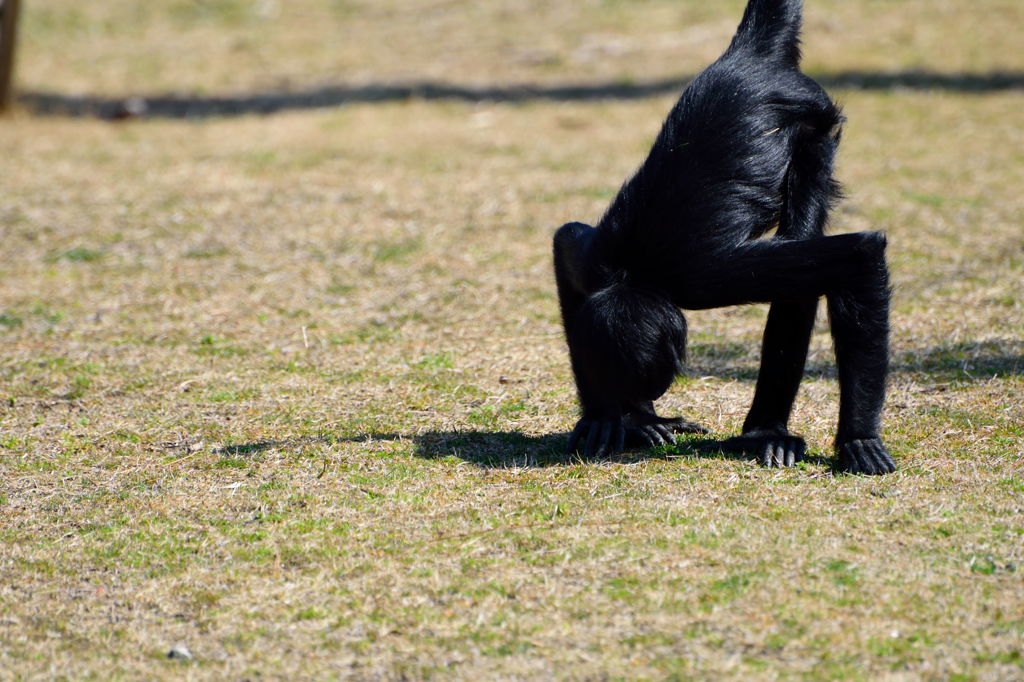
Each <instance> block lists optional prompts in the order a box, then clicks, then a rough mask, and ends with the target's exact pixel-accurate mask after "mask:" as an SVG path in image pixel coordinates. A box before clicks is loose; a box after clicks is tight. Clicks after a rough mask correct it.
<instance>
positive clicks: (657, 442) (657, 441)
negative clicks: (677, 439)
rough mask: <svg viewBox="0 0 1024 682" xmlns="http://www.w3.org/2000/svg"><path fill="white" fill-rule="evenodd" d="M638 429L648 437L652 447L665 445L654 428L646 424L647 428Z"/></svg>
mask: <svg viewBox="0 0 1024 682" xmlns="http://www.w3.org/2000/svg"><path fill="white" fill-rule="evenodd" d="M640 429H641V430H642V431H643V432H644V433H646V434H647V435H648V436H649V437H650V439H651V441H652V442H653V443H654V445H656V446H657V445H664V444H665V439H664V438H662V436H661V434H660V433H658V430H657V429H656V428H654V426H652V425H650V424H648V425H647V426H642V427H640Z"/></svg>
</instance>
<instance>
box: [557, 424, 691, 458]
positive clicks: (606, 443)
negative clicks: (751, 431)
mask: <svg viewBox="0 0 1024 682" xmlns="http://www.w3.org/2000/svg"><path fill="white" fill-rule="evenodd" d="M676 433H708V429H706V428H705V427H703V426H701V425H700V424H695V423H693V422H691V421H687V420H685V419H683V418H682V417H675V418H665V417H659V416H657V415H651V414H647V413H643V412H630V413H627V414H626V415H624V416H623V417H621V418H620V419H580V420H579V421H578V422H576V428H574V429H573V430H572V433H571V434H569V444H568V446H567V447H566V449H565V453H566V454H571V453H573V452H575V451H576V450H577V448H578V447H579V445H580V443H581V442H582V443H583V444H584V445H583V456H584V457H587V458H588V459H589V458H594V457H605V456H608V457H615V456H616V455H621V454H622V450H623V448H624V447H625V446H626V445H629V446H630V447H640V448H653V447H657V446H659V445H675V442H676V437H675V434H676Z"/></svg>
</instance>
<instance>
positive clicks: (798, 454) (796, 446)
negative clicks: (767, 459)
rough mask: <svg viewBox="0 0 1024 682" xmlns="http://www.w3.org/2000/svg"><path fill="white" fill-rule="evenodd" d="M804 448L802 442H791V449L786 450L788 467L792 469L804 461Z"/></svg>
mask: <svg viewBox="0 0 1024 682" xmlns="http://www.w3.org/2000/svg"><path fill="white" fill-rule="evenodd" d="M804 447H805V446H804V442H803V441H802V440H795V441H790V442H789V447H788V448H787V449H786V466H788V467H791V466H793V465H794V464H796V463H797V462H802V461H804Z"/></svg>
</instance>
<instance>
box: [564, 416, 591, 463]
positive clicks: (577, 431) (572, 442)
mask: <svg viewBox="0 0 1024 682" xmlns="http://www.w3.org/2000/svg"><path fill="white" fill-rule="evenodd" d="M589 427H590V422H587V421H584V420H582V419H581V420H579V421H578V422H576V427H575V428H574V429H573V430H572V433H570V434H569V444H568V445H567V446H565V454H567V455H571V454H572V453H574V452H576V448H577V447H578V446H579V444H580V439H581V438H583V431H584V430H585V429H587V428H589Z"/></svg>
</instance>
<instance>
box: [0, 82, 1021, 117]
mask: <svg viewBox="0 0 1024 682" xmlns="http://www.w3.org/2000/svg"><path fill="white" fill-rule="evenodd" d="M810 75H812V76H813V77H814V78H816V79H817V80H818V82H820V83H821V84H822V85H824V86H825V87H826V88H830V89H837V90H843V89H852V90H896V91H898V90H913V91H927V90H945V91H955V92H961V93H977V94H986V93H992V92H1002V91H1007V90H1024V72H1016V71H994V72H990V73H935V72H930V71H897V72H888V73H886V72H870V71H844V72H840V73H832V74H828V73H811V74H810ZM692 79H693V76H681V77H678V78H666V79H661V80H655V81H649V82H642V83H606V84H595V85H529V84H523V85H507V86H480V87H473V86H459V85H450V84H444V83H432V82H423V83H415V84H404V85H403V84H395V85H363V86H344V85H339V86H325V87H320V88H313V89H309V90H304V91H300V92H276V93H275V92H269V93H260V94H252V95H236V96H226V97H191V96H178V95H162V96H157V97H127V98H120V99H117V98H104V97H89V96H80V97H72V96H69V95H60V94H56V93H47V92H21V93H19V95H18V101H19V102H20V103H21V105H22V106H24V107H25V108H27V109H28V110H29V111H31V112H32V113H34V114H37V115H50V116H69V117H96V118H103V119H110V120H119V119H126V118H142V117H152V118H186V119H187V118H207V117H218V116H242V115H246V114H272V113H275V112H279V111H289V110H298V109H317V108H323V107H332V106H339V105H342V104H355V103H375V102H395V101H406V100H414V99H421V100H461V101H466V102H512V103H524V102H533V101H557V102H586V101H599V100H634V99H644V98H649V97H656V96H659V95H665V94H671V93H676V92H681V91H682V89H683V88H684V87H686V85H687V84H688V83H689V82H690V81H691V80H692Z"/></svg>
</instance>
